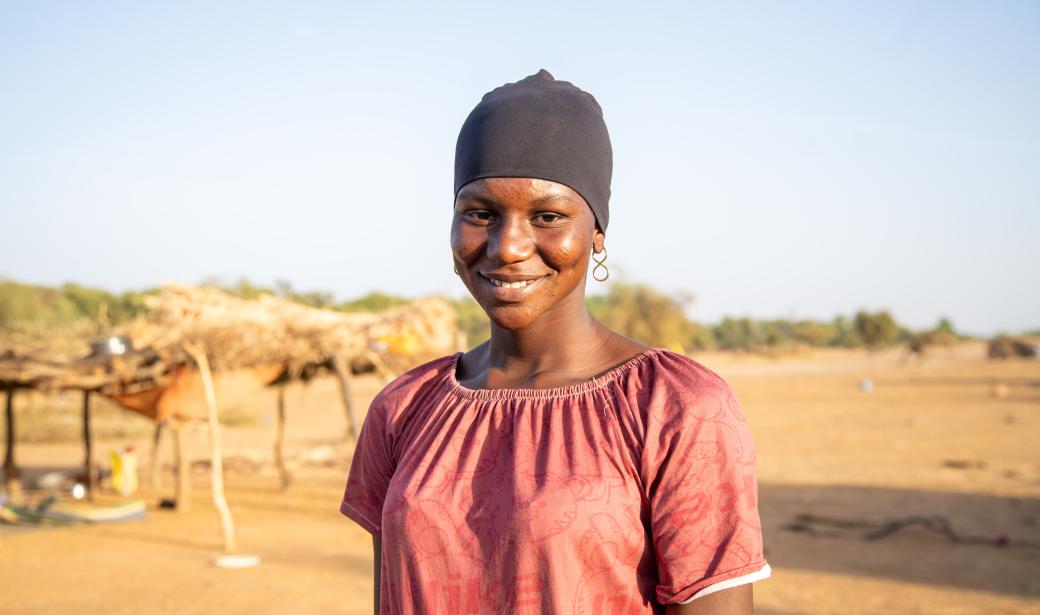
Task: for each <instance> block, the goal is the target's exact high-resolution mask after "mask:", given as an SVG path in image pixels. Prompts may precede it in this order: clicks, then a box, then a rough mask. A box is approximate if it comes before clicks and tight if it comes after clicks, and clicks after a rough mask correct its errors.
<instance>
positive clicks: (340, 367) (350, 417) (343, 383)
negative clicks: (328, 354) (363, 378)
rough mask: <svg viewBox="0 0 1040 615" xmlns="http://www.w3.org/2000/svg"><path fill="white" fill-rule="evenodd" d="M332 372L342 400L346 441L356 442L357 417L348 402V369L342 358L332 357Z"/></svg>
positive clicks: (352, 406)
mask: <svg viewBox="0 0 1040 615" xmlns="http://www.w3.org/2000/svg"><path fill="white" fill-rule="evenodd" d="M332 371H334V372H336V380H337V381H338V382H339V394H340V398H341V399H342V400H343V409H344V410H345V411H346V414H347V431H346V434H345V436H346V439H347V440H351V441H354V442H357V436H358V426H357V417H356V415H355V413H354V404H353V403H351V401H350V376H349V368H348V367H347V364H346V362H344V361H343V357H341V356H339V355H333V357H332Z"/></svg>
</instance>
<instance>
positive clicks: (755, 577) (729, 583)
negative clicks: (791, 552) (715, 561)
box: [679, 564, 773, 604]
mask: <svg viewBox="0 0 1040 615" xmlns="http://www.w3.org/2000/svg"><path fill="white" fill-rule="evenodd" d="M771 574H773V570H772V569H771V568H770V567H769V564H766V565H765V566H762V567H761V568H759V569H758V570H756V571H755V572H751V573H748V574H745V575H743V576H739V577H736V578H733V579H726V580H725V581H719V582H718V583H712V584H711V585H709V586H707V587H703V588H701V590H700V591H698V592H697V593H696V594H694V595H692V596H690V597H689V598H688V599H686V600H683V601H682V602H680V603H679V604H689V603H691V602H693V601H694V600H696V599H697V598H703V597H704V596H707V595H708V594H714V593H715V592H717V591H719V590H723V589H729V588H731V587H736V586H738V585H744V584H745V583H754V582H755V581H761V580H762V579H765V578H768V577H769V575H771Z"/></svg>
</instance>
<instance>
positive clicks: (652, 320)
mask: <svg viewBox="0 0 1040 615" xmlns="http://www.w3.org/2000/svg"><path fill="white" fill-rule="evenodd" d="M205 284H207V285H210V286H214V287H218V288H220V289H222V290H224V291H226V292H228V293H230V294H232V295H235V296H237V297H241V298H245V299H250V298H255V297H257V296H259V295H260V294H263V293H267V294H271V295H274V296H277V297H282V298H284V299H287V300H290V301H295V302H298V303H301V304H304V305H308V306H311V307H317V308H325V309H332V310H339V311H346V312H351V311H380V310H384V309H387V308H391V307H394V306H397V305H402V304H404V303H407V302H408V301H409V299H408V298H406V297H400V296H395V295H389V294H386V293H379V292H372V293H369V294H367V295H364V296H362V297H358V298H355V299H351V300H348V301H337V300H336V299H335V297H334V296H333V295H332V293H328V292H324V291H298V290H296V289H295V288H294V287H293V285H292V284H290V283H289V282H285V281H279V282H276V283H275V284H274V286H271V287H264V286H258V285H255V284H253V283H251V282H249V281H248V280H245V279H241V280H238V281H236V282H233V283H230V284H226V283H221V282H220V281H219V280H215V279H210V280H206V281H205ZM154 292H157V291H156V290H154V289H151V290H144V291H127V292H123V293H113V292H110V291H107V290H103V289H98V288H89V287H85V286H81V285H78V284H71V283H70V284H64V285H62V286H58V287H48V286H37V285H31V284H23V283H19V282H15V281H10V280H0V331H3V330H10V329H14V328H18V327H26V326H29V327H34V328H37V329H39V328H53V329H57V330H61V329H62V328H64V327H65V326H68V325H72V324H80V325H82V323H84V322H89V323H93V324H94V325H95V327H96V329H97V330H98V331H99V332H101V331H103V330H104V329H106V328H107V327H110V326H116V325H119V324H121V323H123V322H126V321H128V320H130V319H132V318H134V317H136V316H138V315H140V314H142V313H144V312H145V310H146V309H147V308H146V305H145V302H144V298H145V297H146V296H147V295H149V294H151V293H154ZM691 302H692V297H691V296H689V295H681V294H680V295H669V294H666V293H663V292H660V291H658V290H656V289H654V288H652V287H650V286H648V285H645V284H625V283H615V284H612V285H611V286H610V287H609V289H608V290H607V292H606V293H604V294H596V295H590V296H588V297H587V304H588V307H589V311H590V312H591V313H592V314H593V315H594V316H595V317H596V318H598V319H599V320H601V321H602V322H603V323H604V324H606V325H607V326H609V327H611V328H613V329H615V330H617V331H619V332H621V333H622V334H624V335H627V336H629V337H632V338H634V339H637V340H640V341H642V342H644V343H646V344H651V345H654V346H659V347H666V348H673V349H677V350H683V351H690V350H706V349H720V350H758V349H767V348H778V347H785V346H812V347H850V348H852V347H867V348H881V347H885V346H890V345H893V344H901V343H906V344H910V346H911V348H913V347H914V345H915V344H924V343H928V344H935V343H948V342H950V341H952V340H955V339H957V338H958V337H959V335H958V333H957V331H956V330H955V329H954V327H953V324H952V323H951V322H950V321H949V320H948V319H942V320H940V321H939V322H938V323H937V324H936V325H935V327H933V328H931V329H927V330H924V331H914V330H911V329H910V328H908V327H905V326H903V325H901V324H900V323H898V322H897V321H896V320H895V318H894V317H893V316H892V315H891V314H890V313H889V312H888V311H887V310H881V311H875V312H871V311H866V310H861V311H858V312H856V313H855V314H852V315H850V316H843V315H839V316H837V317H835V318H833V319H832V320H827V321H823V320H812V319H800V320H793V319H783V318H778V319H757V318H750V317H726V318H723V319H722V320H721V321H719V322H716V323H711V324H707V323H700V322H696V321H694V320H692V319H690V318H689V317H688V316H687V308H688V307H689V305H690V304H691ZM453 303H454V305H455V308H456V309H457V311H458V313H459V326H460V328H461V329H462V331H464V332H465V334H466V337H467V339H468V341H469V342H470V344H471V345H475V344H477V343H480V342H481V341H483V340H484V339H487V336H488V335H489V324H488V319H487V316H486V315H485V314H484V312H483V310H482V309H481V308H480V306H479V305H478V304H477V303H476V302H475V301H473V299H472V298H468V297H467V298H465V299H457V300H454V301H453Z"/></svg>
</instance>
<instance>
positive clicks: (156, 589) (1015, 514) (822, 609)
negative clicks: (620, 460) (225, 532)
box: [0, 345, 1040, 615]
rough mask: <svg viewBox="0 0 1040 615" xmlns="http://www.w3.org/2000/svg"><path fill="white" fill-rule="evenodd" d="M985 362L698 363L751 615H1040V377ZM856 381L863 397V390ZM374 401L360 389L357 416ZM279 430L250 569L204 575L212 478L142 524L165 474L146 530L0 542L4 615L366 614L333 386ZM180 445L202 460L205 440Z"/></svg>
mask: <svg viewBox="0 0 1040 615" xmlns="http://www.w3.org/2000/svg"><path fill="white" fill-rule="evenodd" d="M981 353H982V350H981V348H980V347H979V346H977V345H974V346H964V347H961V348H958V349H956V350H954V351H939V352H938V353H937V355H936V356H935V357H932V358H929V359H928V360H927V361H925V362H924V363H914V362H911V363H909V364H904V363H902V362H901V361H900V359H899V357H898V356H897V355H895V354H881V355H866V354H863V353H851V352H833V353H814V354H812V355H806V356H800V357H795V358H787V359H782V360H766V359H750V358H739V357H729V356H724V355H717V356H716V355H704V356H698V357H696V358H698V360H700V361H702V362H703V363H705V364H706V365H708V366H709V367H712V368H713V369H715V370H716V371H717V372H719V373H720V374H722V375H723V376H724V377H725V378H726V379H727V380H729V381H730V383H731V384H732V385H733V386H734V388H735V389H736V391H737V394H738V396H739V398H740V400H741V403H742V405H743V407H744V409H745V412H746V414H747V416H748V419H749V420H750V422H751V425H752V431H753V434H754V437H755V441H756V446H757V451H758V458H759V465H760V476H759V480H760V484H761V511H762V515H763V521H764V524H765V532H766V545H767V547H766V548H767V557H768V558H769V560H770V563H771V564H772V566H773V569H774V576H773V578H772V579H770V580H767V581H764V582H762V583H758V584H756V588H755V601H756V604H757V607H758V608H757V609H756V612H758V613H766V614H767V615H768V614H774V615H776V614H791V613H810V614H817V613H821V614H822V613H1037V612H1040V548H1032V547H1027V546H1017V545H1018V543H1019V542H1020V541H1031V542H1032V543H1033V544H1037V545H1040V451H1038V448H1037V442H1038V437H1037V436H1038V435H1040V362H1038V361H1032V362H1030V361H1015V362H989V361H986V360H983V359H981V358H979V357H981ZM863 378H869V379H871V380H872V382H873V384H874V390H873V391H871V392H864V391H861V390H860V387H859V383H860V381H861V379H863ZM378 386H379V383H377V382H375V381H362V382H359V384H358V386H357V387H356V390H355V395H356V397H357V400H358V402H359V403H360V405H361V406H362V407H364V406H365V405H366V403H367V400H368V399H370V398H371V396H372V395H373V394H374V393H375V392H376V390H377V389H378ZM242 403H246V404H251V405H252V406H253V407H256V408H260V409H261V410H260V411H259V412H260V414H261V415H262V417H265V419H266V420H269V419H270V416H271V415H272V414H273V408H274V401H273V399H272V398H271V397H270V396H269V394H268V393H263V394H258V395H254V396H252V397H251V398H249V399H248V400H246V401H245V402H242ZM289 411H290V427H289V430H288V433H287V445H288V450H289V453H290V455H295V457H296V458H297V465H298V468H297V470H296V480H295V482H294V485H293V486H292V487H291V488H290V489H289V490H288V491H284V492H283V491H281V490H280V489H279V488H278V480H277V478H276V476H275V474H274V472H273V469H272V468H270V466H269V464H264V465H263V467H262V468H261V469H260V470H255V469H254V470H250V469H249V467H248V466H249V464H246V463H239V464H235V463H234V462H232V464H231V466H230V468H229V470H228V474H227V484H228V489H229V491H228V498H229V500H230V502H231V505H232V510H233V512H234V515H235V520H236V524H237V526H238V538H239V543H240V547H241V548H240V550H241V551H242V552H245V553H255V554H258V555H260V556H261V557H262V558H263V563H262V564H261V565H260V566H259V567H257V568H252V569H243V570H220V569H216V568H215V567H213V565H212V558H213V556H214V555H217V554H218V553H219V545H220V534H219V530H218V526H217V517H216V513H215V511H214V509H213V508H212V506H211V505H210V503H209V499H208V492H207V488H208V483H207V480H206V470H205V469H204V468H197V469H196V471H195V473H194V480H195V492H194V507H193V510H192V511H191V512H188V513H175V512H170V511H166V510H158V509H157V508H156V507H155V506H154V505H155V504H156V502H157V500H158V498H159V496H160V495H169V493H171V492H172V486H171V485H172V476H171V475H169V474H168V473H167V474H166V475H165V476H164V483H163V485H162V487H161V489H160V492H150V491H147V490H146V491H144V492H143V493H142V494H141V497H143V498H144V499H145V500H146V501H147V502H148V503H149V506H150V509H149V512H148V518H147V519H146V520H145V521H139V522H131V523H125V524H119V525H116V524H110V525H97V526H90V527H87V526H81V527H75V528H60V529H46V530H36V531H29V532H15V533H12V532H10V531H9V530H2V531H4V532H5V535H4V536H3V538H2V540H0V578H2V579H3V594H2V595H3V605H2V607H0V611H2V612H3V613H5V614H8V613H9V614H12V615H13V614H16V613H105V614H123V613H127V614H129V613H142V612H146V613H151V612H154V613H249V614H250V615H261V614H267V613H272V614H273V613H319V612H321V613H329V612H335V613H351V614H353V613H358V614H361V613H366V614H367V613H370V612H371V593H370V591H371V581H370V570H371V542H370V538H369V535H368V534H367V533H366V532H365V531H364V530H362V529H361V528H359V527H357V526H355V525H354V524H353V523H352V522H350V521H348V520H347V519H345V518H343V517H341V516H340V515H339V513H338V512H337V505H338V502H339V497H340V494H341V490H342V487H343V480H344V478H345V476H346V469H347V465H346V460H347V459H349V456H350V450H349V447H347V446H344V445H342V444H338V438H337V436H338V434H340V433H341V432H342V430H343V425H344V421H343V417H342V414H341V410H340V407H339V404H338V402H337V392H336V389H335V385H334V383H332V382H331V381H319V382H316V383H314V384H312V385H311V386H310V387H309V388H308V389H306V390H304V389H296V390H293V391H291V392H290V395H289ZM225 441H226V449H227V455H228V456H229V457H231V458H232V460H234V459H236V458H237V459H254V460H259V461H264V462H267V461H269V459H270V443H271V442H272V441H273V434H272V430H271V429H270V428H269V427H265V426H263V425H262V424H260V425H256V426H251V427H233V428H229V429H227V430H226V438H225ZM192 442H193V446H195V447H196V451H195V456H196V458H203V457H204V456H205V444H206V434H205V433H204V432H198V433H197V434H194V435H193V436H192ZM125 443H126V441H119V442H102V443H99V444H98V449H99V451H101V452H103V453H107V451H108V450H111V449H113V448H115V447H116V446H118V445H121V444H125ZM137 444H138V446H139V450H145V451H147V450H148V447H147V445H146V441H139V442H137ZM166 447H167V448H164V451H163V452H164V459H165V458H167V457H168V456H169V453H170V451H169V448H168V443H166ZM308 455H309V456H310V458H311V459H310V460H309V461H308V460H306V459H305V458H306V457H307V456H308ZM81 457H82V450H81V448H80V447H79V446H78V445H77V444H75V443H62V444H35V443H33V444H28V443H26V444H24V445H22V446H21V447H20V448H19V459H18V461H19V463H20V464H22V465H23V466H26V467H32V466H62V465H64V466H73V465H75V464H77V463H79V461H80V460H81ZM326 459H327V460H326ZM166 460H167V461H168V459H166ZM142 461H144V460H142ZM142 474H144V473H142ZM804 513H811V514H814V515H817V516H821V517H826V518H832V519H835V520H844V521H864V522H868V523H875V522H884V521H886V520H894V519H899V518H905V517H908V516H912V515H921V516H934V515H941V516H942V518H943V519H945V520H947V521H948V522H949V524H950V527H952V529H953V530H954V531H955V532H956V533H957V534H958V535H961V536H974V537H978V538H979V539H981V540H988V539H992V538H995V537H997V536H998V535H1001V534H1002V535H1005V536H1006V537H1007V538H1008V539H1009V544H1008V545H1007V546H1003V547H999V546H994V545H990V544H974V543H961V544H957V543H952V542H950V541H949V540H947V538H944V537H943V536H941V535H939V534H937V533H932V532H929V531H927V530H924V529H921V528H920V527H907V528H904V529H900V530H898V531H895V532H894V533H892V534H890V535H888V536H887V537H885V538H883V539H880V540H875V541H867V540H864V539H863V535H864V534H865V533H866V532H868V531H870V528H868V527H865V528H851V529H841V528H835V527H829V526H825V525H821V524H816V525H812V526H810V528H811V529H813V530H814V533H810V532H804V531H802V532H796V531H791V530H788V529H784V528H785V526H788V525H789V524H791V523H792V522H793V521H794V520H795V518H796V517H797V516H798V515H799V514H804Z"/></svg>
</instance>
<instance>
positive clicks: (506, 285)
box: [487, 278, 537, 288]
mask: <svg viewBox="0 0 1040 615" xmlns="http://www.w3.org/2000/svg"><path fill="white" fill-rule="evenodd" d="M487 279H488V280H489V281H490V282H491V283H492V284H494V285H495V286H499V287H502V288H523V287H525V286H527V285H528V284H532V283H534V282H536V281H537V280H521V281H519V282H503V281H502V280H496V279H495V278H487Z"/></svg>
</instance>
